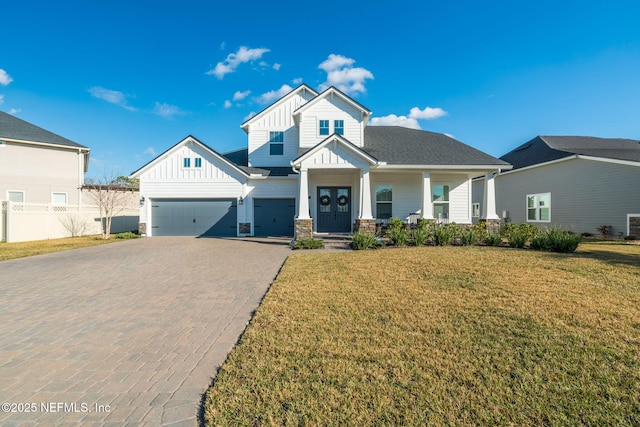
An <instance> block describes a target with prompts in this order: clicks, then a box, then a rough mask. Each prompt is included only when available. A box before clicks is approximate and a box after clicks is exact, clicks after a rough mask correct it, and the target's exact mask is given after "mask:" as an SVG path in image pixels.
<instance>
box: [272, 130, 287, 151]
mask: <svg viewBox="0 0 640 427" xmlns="http://www.w3.org/2000/svg"><path fill="white" fill-rule="evenodd" d="M283 154H284V132H282V131H275V132H273V131H272V132H269V155H271V156H282V155H283Z"/></svg>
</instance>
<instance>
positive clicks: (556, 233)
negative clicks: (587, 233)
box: [531, 227, 582, 253]
mask: <svg viewBox="0 0 640 427" xmlns="http://www.w3.org/2000/svg"><path fill="white" fill-rule="evenodd" d="M581 241H582V236H580V235H579V234H575V233H572V232H570V231H566V230H562V229H561V228H560V227H551V228H549V229H547V230H545V231H544V232H542V233H541V234H539V235H538V236H536V237H534V238H533V239H531V249H536V250H546V251H553V252H563V253H570V252H575V251H576V249H578V245H579V244H580V242H581Z"/></svg>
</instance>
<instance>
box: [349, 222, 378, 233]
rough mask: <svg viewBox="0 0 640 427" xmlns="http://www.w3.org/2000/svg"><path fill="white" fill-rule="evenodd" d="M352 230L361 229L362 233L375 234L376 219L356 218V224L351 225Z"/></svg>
mask: <svg viewBox="0 0 640 427" xmlns="http://www.w3.org/2000/svg"><path fill="white" fill-rule="evenodd" d="M353 231H361V232H363V233H371V234H375V232H376V220H375V219H360V218H357V219H356V224H355V226H354V227H353Z"/></svg>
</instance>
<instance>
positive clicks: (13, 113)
mask: <svg viewBox="0 0 640 427" xmlns="http://www.w3.org/2000/svg"><path fill="white" fill-rule="evenodd" d="M21 111H22V108H12V109H10V110H9V114H11V115H12V116H15V115H16V114H18V113H19V112H21Z"/></svg>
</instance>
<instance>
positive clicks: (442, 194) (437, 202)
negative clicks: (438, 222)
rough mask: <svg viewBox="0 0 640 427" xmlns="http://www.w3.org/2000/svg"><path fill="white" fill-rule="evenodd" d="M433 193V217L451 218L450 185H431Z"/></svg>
mask: <svg viewBox="0 0 640 427" xmlns="http://www.w3.org/2000/svg"><path fill="white" fill-rule="evenodd" d="M431 194H432V195H433V217H434V218H437V219H447V218H449V186H448V185H434V186H433V187H431Z"/></svg>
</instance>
